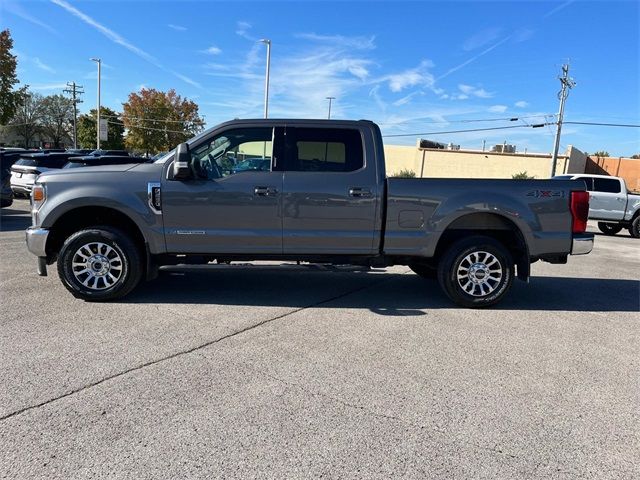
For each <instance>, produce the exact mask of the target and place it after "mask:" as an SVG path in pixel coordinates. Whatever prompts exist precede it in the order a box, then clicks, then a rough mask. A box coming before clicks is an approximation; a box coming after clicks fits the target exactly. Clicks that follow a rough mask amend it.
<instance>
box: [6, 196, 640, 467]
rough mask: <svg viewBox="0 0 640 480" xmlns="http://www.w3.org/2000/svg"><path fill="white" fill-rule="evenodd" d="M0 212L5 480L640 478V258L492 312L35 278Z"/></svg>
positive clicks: (406, 298) (212, 278)
mask: <svg viewBox="0 0 640 480" xmlns="http://www.w3.org/2000/svg"><path fill="white" fill-rule="evenodd" d="M27 208H28V204H27V202H26V201H23V200H20V201H16V202H15V203H14V205H13V206H12V207H10V208H4V209H2V217H1V230H2V231H1V233H0V257H1V262H0V294H1V297H0V300H1V302H0V303H1V309H0V478H3V479H4V478H20V479H22V478H102V477H109V478H205V477H206V478H223V477H224V478H312V477H327V478H397V477H407V478H612V479H613V478H615V479H622V478H629V479H631V478H640V460H639V459H640V373H639V372H640V313H639V311H640V283H639V281H638V280H639V274H638V272H639V271H640V241H638V240H634V239H632V238H630V237H629V235H628V234H627V233H626V232H624V234H619V235H618V236H616V237H606V236H604V235H598V236H597V238H596V246H595V249H594V251H593V252H592V254H590V255H587V256H582V257H572V258H570V259H569V263H568V264H567V265H549V264H543V263H536V264H534V265H533V278H532V279H531V282H530V284H529V285H526V284H524V283H522V282H517V283H516V284H515V286H514V288H513V289H512V291H511V293H510V295H509V297H508V298H507V299H506V300H505V301H504V302H503V303H502V304H500V305H499V306H498V307H497V308H494V309H492V310H481V311H478V310H464V309H459V308H456V307H454V306H453V305H452V304H451V303H450V302H449V301H448V300H447V299H446V297H445V296H444V294H443V293H441V292H440V289H439V288H438V286H437V284H436V282H429V281H425V280H422V279H420V278H419V277H417V276H416V275H414V274H413V273H411V272H410V271H409V270H408V269H407V268H404V267H394V268H390V269H387V270H386V271H385V270H371V271H363V270H358V269H347V268H345V269H341V268H323V267H319V266H309V265H306V266H305V265H302V266H297V265H286V266H275V265H271V264H261V265H230V266H220V267H217V266H216V267H211V268H209V267H207V268H185V269H180V268H176V269H173V270H172V271H166V272H163V273H162V275H161V276H160V278H158V279H157V280H155V281H153V282H150V283H147V284H144V285H142V286H141V288H138V289H137V290H136V291H135V292H134V293H133V294H131V295H130V296H129V297H127V298H125V299H124V300H122V301H118V302H113V303H106V304H95V303H85V302H82V301H80V300H76V299H74V298H73V297H71V295H70V294H68V293H67V291H66V290H65V289H64V287H63V286H62V285H61V283H60V281H59V280H58V278H57V274H56V273H55V268H50V269H49V276H48V277H38V276H37V275H36V272H35V258H34V257H33V256H32V255H30V254H28V252H27V250H26V246H25V243H24V234H23V230H24V228H26V227H27V226H28V224H29V222H30V219H29V216H28V212H27Z"/></svg>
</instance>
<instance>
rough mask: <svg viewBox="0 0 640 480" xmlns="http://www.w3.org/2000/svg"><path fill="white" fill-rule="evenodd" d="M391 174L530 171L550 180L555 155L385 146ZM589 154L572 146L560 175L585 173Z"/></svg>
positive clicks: (500, 174) (560, 166)
mask: <svg viewBox="0 0 640 480" xmlns="http://www.w3.org/2000/svg"><path fill="white" fill-rule="evenodd" d="M384 153H385V157H386V168H387V175H390V176H391V175H394V174H397V173H399V172H400V171H401V170H412V171H413V172H415V174H416V176H417V177H430V178H511V176H512V175H515V174H517V173H521V172H525V171H526V172H527V174H528V175H530V176H534V177H535V178H539V179H543V178H549V177H550V175H551V155H549V154H535V153H530V154H521V153H495V152H482V151H479V150H441V149H430V148H425V149H422V148H418V147H414V146H402V145H385V147H384ZM585 163H586V157H585V155H584V154H583V153H582V152H581V151H580V150H578V149H576V148H574V147H572V146H569V148H568V151H567V153H566V155H562V156H559V157H558V164H557V167H556V174H562V173H583V172H584V168H585Z"/></svg>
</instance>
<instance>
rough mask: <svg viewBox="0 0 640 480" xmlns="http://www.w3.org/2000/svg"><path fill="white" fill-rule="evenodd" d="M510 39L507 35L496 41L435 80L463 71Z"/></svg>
mask: <svg viewBox="0 0 640 480" xmlns="http://www.w3.org/2000/svg"><path fill="white" fill-rule="evenodd" d="M510 38H511V35H509V36H508V37H504V38H503V39H501V40H499V41H497V42H496V43H494V44H493V45H491V46H490V47H487V48H485V49H484V50H483V51H481V52H480V53H478V54H477V55H475V56H473V57H471V58H470V59H468V60H466V61H464V62H462V63H461V64H459V65H456V66H455V67H453V68H450V69H449V70H447V71H446V72H444V73H443V74H442V75H440V76H439V77H438V78H437V80H441V79H443V78H445V77H448V76H449V75H451V74H452V73H454V72H457V71H458V70H461V69H463V68H464V67H466V66H467V65H469V64H470V63H473V62H475V61H476V60H478V59H479V58H480V57H482V56H484V55H486V54H487V53H489V52H491V51H492V50H494V49H496V48H498V47H499V46H500V45H502V44H503V43H504V42H506V41H507V40H509V39H510Z"/></svg>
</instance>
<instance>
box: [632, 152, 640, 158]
mask: <svg viewBox="0 0 640 480" xmlns="http://www.w3.org/2000/svg"><path fill="white" fill-rule="evenodd" d="M631 158H640V153H636V154H635V155H631Z"/></svg>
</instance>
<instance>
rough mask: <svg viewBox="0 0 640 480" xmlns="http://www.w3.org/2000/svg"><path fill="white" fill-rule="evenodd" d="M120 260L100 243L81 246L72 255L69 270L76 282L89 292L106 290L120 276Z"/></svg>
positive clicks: (106, 246) (115, 252)
mask: <svg viewBox="0 0 640 480" xmlns="http://www.w3.org/2000/svg"><path fill="white" fill-rule="evenodd" d="M122 267H123V263H122V258H121V257H120V254H119V253H118V252H117V251H116V250H115V249H114V248H112V247H110V246H109V245H107V244H105V243H101V242H91V243H86V244H84V245H82V246H81V247H80V248H78V249H77V250H76V252H75V253H74V255H73V260H72V264H71V268H72V271H73V275H74V276H75V278H76V280H77V281H78V282H80V283H81V284H82V285H84V286H85V287H86V288H89V289H91V290H106V289H107V288H110V287H112V286H113V285H114V284H115V283H116V282H117V281H118V280H119V279H120V277H121V276H122Z"/></svg>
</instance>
